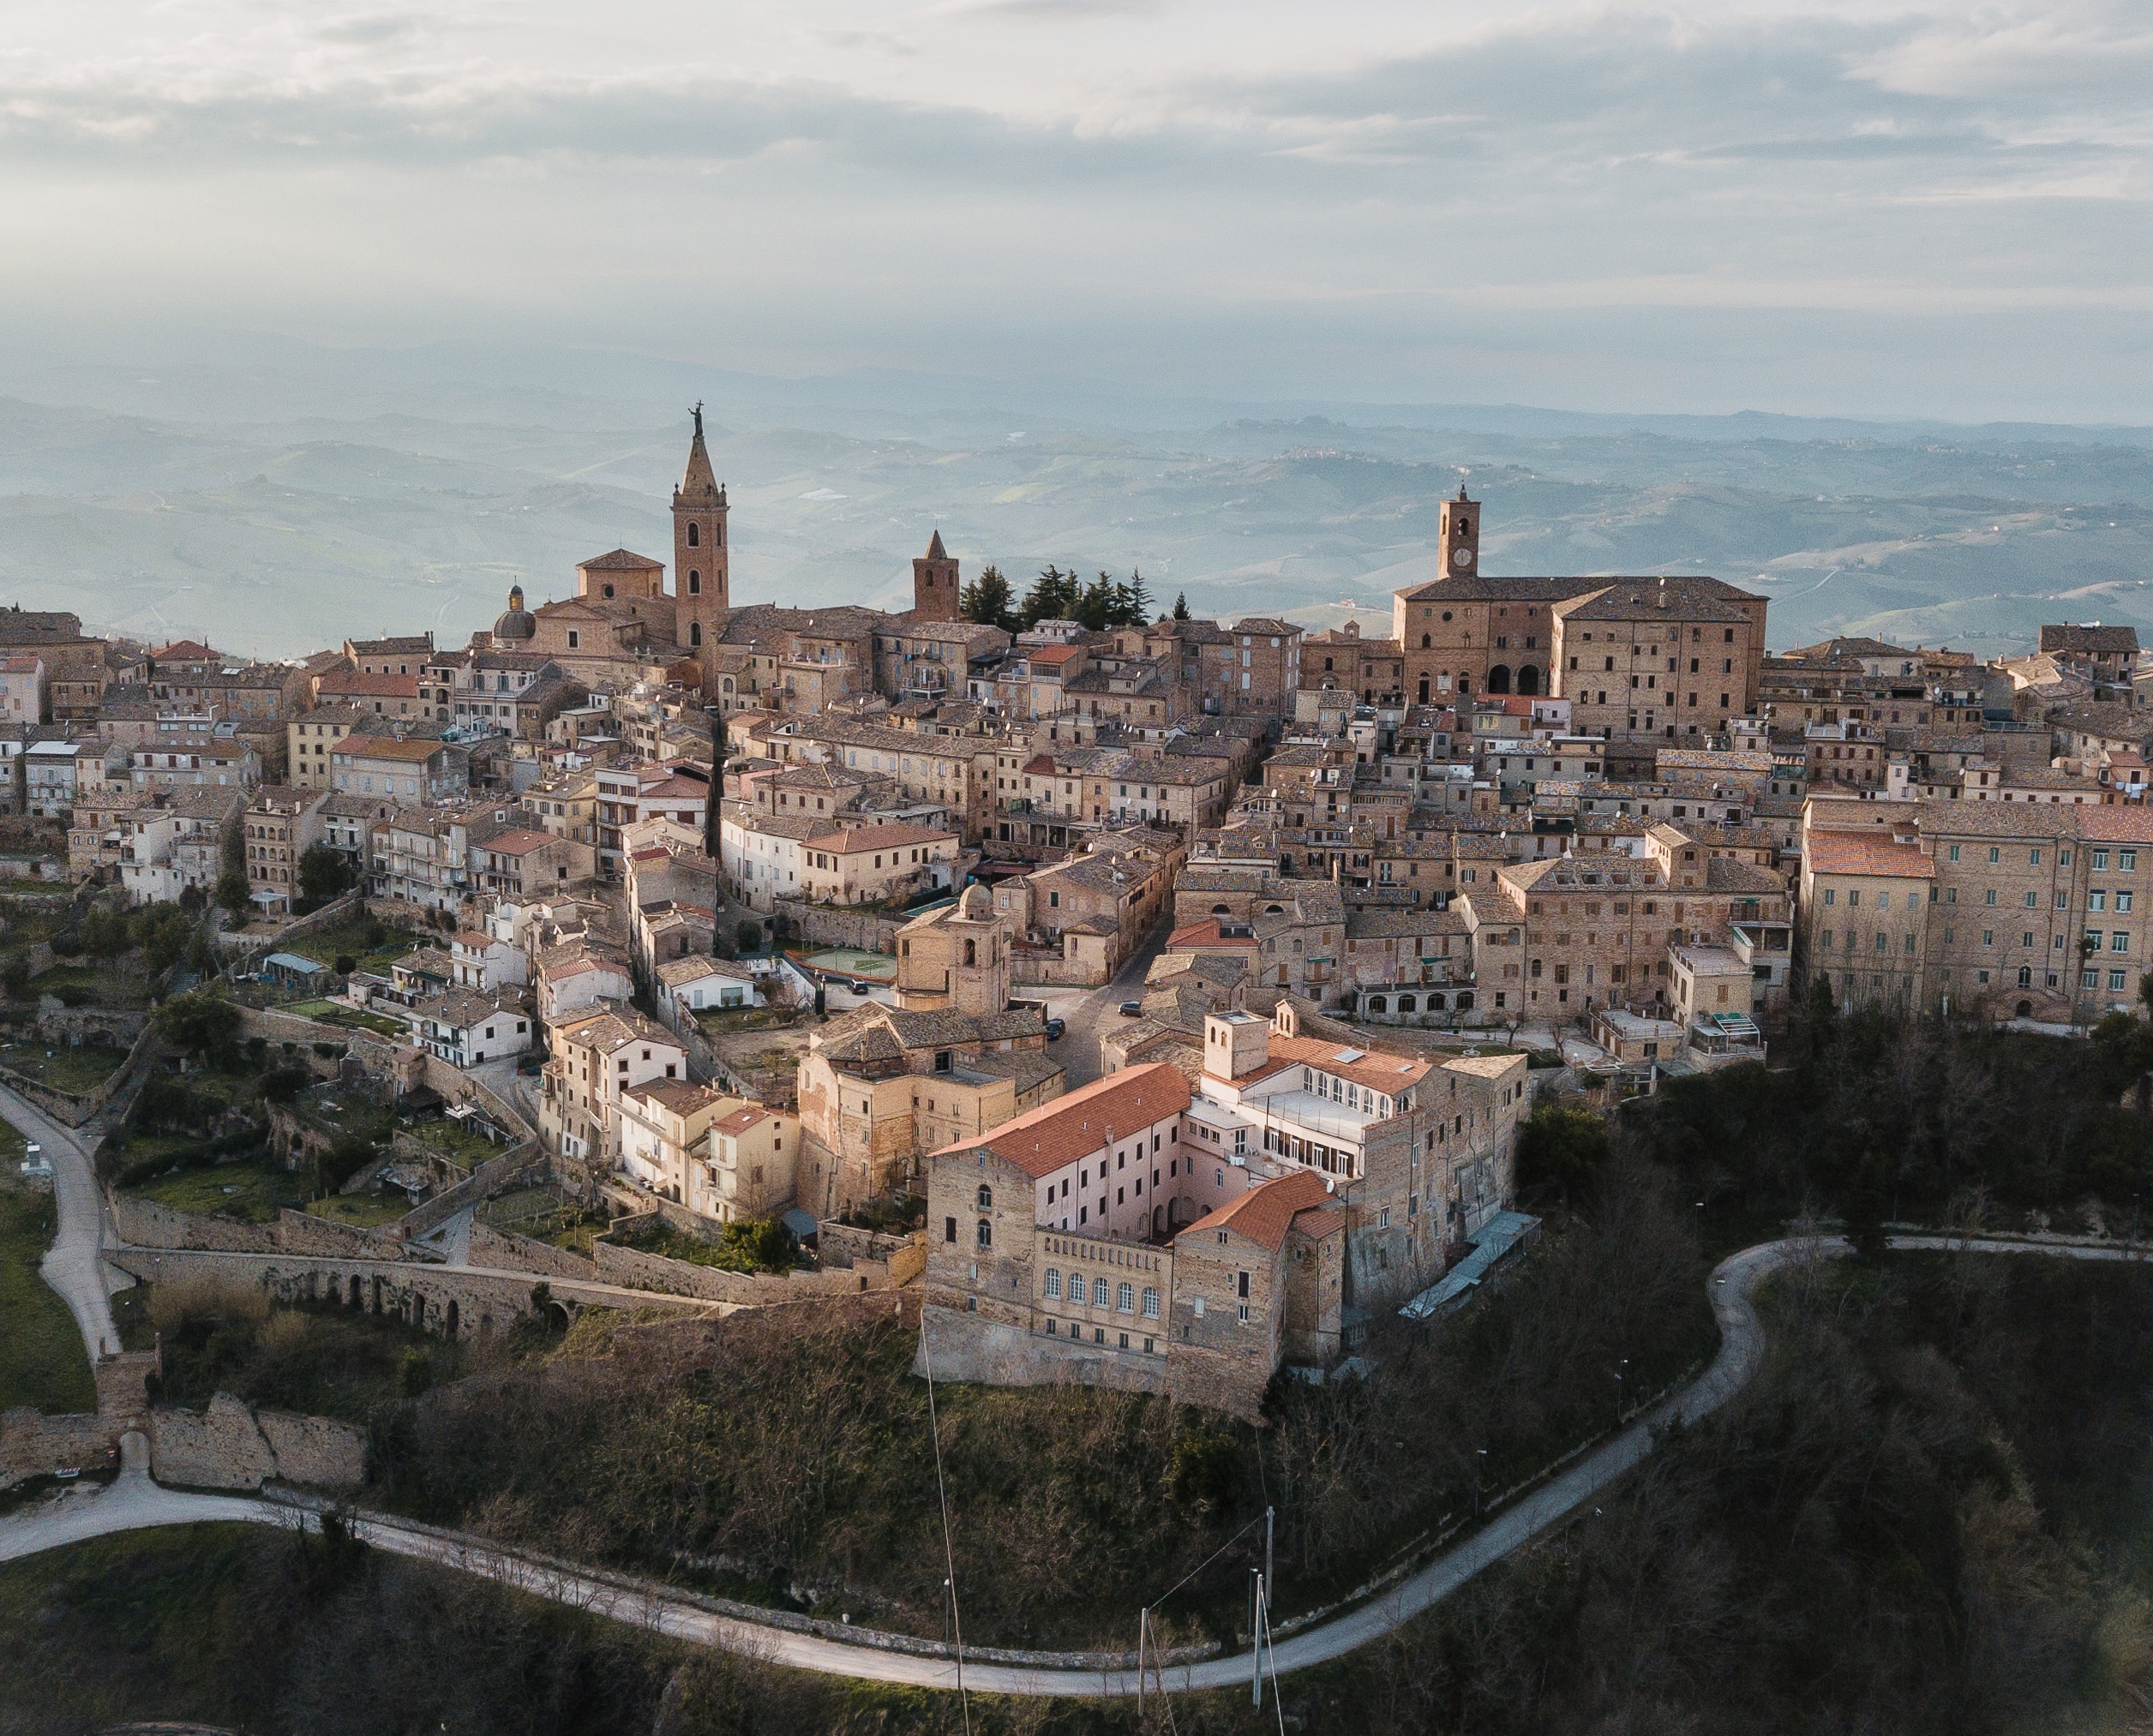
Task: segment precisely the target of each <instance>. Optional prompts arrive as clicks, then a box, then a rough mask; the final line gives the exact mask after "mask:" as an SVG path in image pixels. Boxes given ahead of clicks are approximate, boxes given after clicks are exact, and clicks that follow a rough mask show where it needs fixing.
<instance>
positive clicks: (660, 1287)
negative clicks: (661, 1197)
mask: <svg viewBox="0 0 2153 1736" xmlns="http://www.w3.org/2000/svg"><path fill="white" fill-rule="evenodd" d="M610 1233H611V1232H610V1231H609V1232H608V1234H610ZM591 1251H592V1252H593V1253H594V1254H596V1255H597V1266H598V1276H599V1278H601V1279H603V1281H604V1282H605V1283H607V1284H623V1285H626V1286H627V1287H628V1288H630V1289H632V1290H657V1291H659V1292H661V1293H663V1294H664V1295H668V1296H696V1297H699V1298H700V1299H701V1300H702V1301H705V1302H731V1303H733V1304H735V1306H736V1307H740V1308H767V1307H769V1306H770V1305H771V1303H773V1302H804V1301H806V1300H807V1299H808V1298H809V1297H812V1296H857V1295H859V1294H860V1293H861V1291H862V1290H867V1289H868V1288H869V1287H870V1286H869V1284H868V1283H867V1276H868V1275H867V1273H866V1272H782V1273H776V1272H725V1271H723V1270H721V1269H720V1268H718V1267H717V1266H698V1265H696V1264H695V1263H694V1262H693V1260H668V1259H667V1258H666V1257H665V1256H664V1255H663V1254H645V1253H644V1252H643V1251H642V1250H641V1249H640V1248H621V1247H618V1246H616V1245H615V1244H614V1243H613V1242H608V1241H606V1240H605V1239H604V1238H603V1237H601V1238H600V1239H599V1240H598V1241H597V1243H595V1244H594V1246H593V1248H592V1250H591ZM886 1284H887V1278H886V1277H885V1282H884V1284H882V1285H877V1286H874V1288H878V1289H879V1288H884V1287H886Z"/></svg>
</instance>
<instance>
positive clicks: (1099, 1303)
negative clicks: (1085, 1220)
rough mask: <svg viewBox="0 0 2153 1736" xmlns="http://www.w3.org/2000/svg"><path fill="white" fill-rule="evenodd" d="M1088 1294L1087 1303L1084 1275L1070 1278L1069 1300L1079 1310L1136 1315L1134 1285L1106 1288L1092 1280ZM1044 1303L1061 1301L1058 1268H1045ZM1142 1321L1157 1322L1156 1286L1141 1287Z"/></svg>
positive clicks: (1157, 1302)
mask: <svg viewBox="0 0 2153 1736" xmlns="http://www.w3.org/2000/svg"><path fill="white" fill-rule="evenodd" d="M1086 1290H1087V1286H1086V1284H1085V1282H1084V1275H1083V1273H1082V1272H1071V1273H1070V1274H1069V1296H1068V1300H1069V1301H1070V1302H1073V1303H1075V1304H1076V1306H1077V1307H1078V1308H1086V1307H1089V1308H1112V1309H1113V1311H1114V1312H1115V1313H1116V1314H1134V1313H1136V1285H1134V1284H1109V1283H1108V1282H1107V1281H1106V1279H1105V1278H1093V1279H1092V1280H1091V1283H1090V1284H1089V1286H1088V1290H1089V1296H1088V1299H1087V1295H1086ZM1047 1300H1048V1301H1049V1302H1060V1301H1062V1300H1063V1296H1062V1275H1061V1272H1060V1271H1059V1268H1057V1267H1054V1266H1048V1267H1047ZM1143 1317H1144V1318H1145V1319H1146V1320H1157V1319H1158V1318H1159V1291H1158V1288H1157V1286H1156V1285H1154V1284H1146V1285H1145V1286H1144V1291H1143Z"/></svg>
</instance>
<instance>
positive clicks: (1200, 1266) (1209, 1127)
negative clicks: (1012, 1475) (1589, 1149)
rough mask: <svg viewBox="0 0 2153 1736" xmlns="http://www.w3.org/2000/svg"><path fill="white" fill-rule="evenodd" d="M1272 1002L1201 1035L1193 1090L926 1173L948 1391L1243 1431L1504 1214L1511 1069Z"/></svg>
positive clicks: (1062, 1102)
mask: <svg viewBox="0 0 2153 1736" xmlns="http://www.w3.org/2000/svg"><path fill="white" fill-rule="evenodd" d="M1342 1028H1343V1027H1332V1026H1330V1025H1329V1024H1328V1021H1320V1020H1313V1019H1310V1018H1309V1017H1308V1016H1307V1015H1304V1011H1303V1010H1302V1009H1301V1008H1298V1007H1296V1006H1295V1005H1294V1004H1293V1003H1292V1002H1291V1001H1290V1000H1282V1001H1281V1002H1280V1007H1279V1010H1278V1013H1277V1014H1276V1015H1275V1016H1274V1021H1269V1022H1267V1021H1264V1020H1262V1019H1259V1018H1256V1017H1255V1016H1254V1015H1250V1014H1246V1013H1226V1014H1220V1015H1211V1016H1209V1017H1208V1018H1207V1019H1206V1020H1205V1021H1204V1037H1203V1062H1202V1070H1201V1072H1200V1073H1199V1074H1198V1075H1197V1077H1196V1081H1195V1083H1194V1086H1193V1087H1192V1086H1191V1083H1190V1080H1189V1078H1188V1077H1187V1076H1186V1075H1184V1072H1183V1071H1181V1070H1180V1069H1178V1068H1177V1067H1176V1066H1174V1065H1172V1064H1169V1063H1136V1064H1131V1065H1130V1066H1127V1067H1125V1068H1123V1069H1120V1070H1118V1071H1117V1072H1114V1073H1112V1074H1110V1075H1108V1076H1107V1077H1106V1078H1105V1079H1103V1080H1100V1081H1098V1082H1097V1083H1095V1084H1093V1085H1089V1086H1084V1087H1083V1088H1082V1089H1081V1090H1079V1091H1075V1092H1071V1093H1069V1094H1068V1096H1066V1097H1065V1098H1060V1099H1059V1100H1058V1101H1056V1102H1054V1103H1052V1104H1047V1105H1046V1106H1044V1107H1043V1108H1041V1109H1039V1110H1034V1111H1033V1112H1032V1113H1030V1114H1029V1115H1025V1116H1018V1117H1017V1118H1016V1119H1014V1120H1012V1121H1011V1122H1006V1123H1005V1124H1004V1125H1002V1126H1000V1127H999V1128H993V1129H992V1130H990V1131H988V1132H987V1133H985V1134H982V1135H981V1136H978V1137H975V1138H972V1139H968V1140H959V1141H957V1142H955V1143H953V1144H951V1146H946V1147H945V1148H943V1149H942V1150H939V1151H938V1152H935V1153H934V1155H933V1159H932V1160H931V1162H930V1164H929V1174H928V1216H927V1230H928V1259H927V1298H926V1300H927V1313H928V1319H927V1332H928V1333H929V1335H930V1340H931V1342H932V1344H933V1353H934V1356H935V1362H936V1367H937V1370H938V1372H939V1373H941V1374H944V1375H945V1378H955V1379H970V1380H988V1381H993V1382H996V1383H998V1384H1005V1385H1029V1384H1035V1383H1043V1382H1057V1381H1071V1382H1082V1383H1087V1384H1094V1385H1100V1386H1118V1387H1123V1388H1127V1389H1131V1390H1139V1391H1148V1392H1167V1393H1171V1394H1172V1396H1173V1397H1174V1398H1177V1399H1178V1400H1181V1401H1183V1402H1185V1403H1190V1404H1205V1405H1208V1406H1211V1407H1213V1408H1215V1409H1219V1410H1227V1411H1230V1412H1232V1413H1233V1414H1236V1415H1239V1416H1249V1417H1253V1416H1255V1415H1256V1412H1257V1410H1258V1408H1259V1406H1260V1404H1261V1400H1262V1393H1263V1391H1264V1389H1265V1386H1266V1385H1267V1384H1268V1381H1269V1380H1270V1379H1271V1378H1272V1376H1273V1375H1274V1374H1275V1373H1276V1372H1277V1371H1278V1369H1279V1368H1280V1367H1281V1366H1282V1365H1284V1364H1286V1363H1289V1362H1291V1363H1293V1364H1296V1365H1298V1366H1301V1367H1303V1368H1307V1369H1309V1370H1310V1371H1314V1372H1318V1373H1320V1371H1321V1370H1322V1369H1323V1368H1326V1367H1327V1366H1328V1364H1329V1363H1330V1362H1333V1361H1334V1359H1335V1358H1336V1356H1338V1355H1339V1354H1340V1350H1342V1348H1343V1347H1344V1344H1345V1338H1346V1325H1347V1321H1348V1320H1349V1319H1350V1318H1351V1315H1352V1310H1354V1309H1355V1308H1361V1309H1369V1308H1379V1307H1384V1306H1392V1305H1394V1304H1395V1303H1396V1302H1398V1301H1400V1300H1401V1299H1402V1298H1403V1297H1404V1296H1406V1295H1407V1294H1410V1293H1412V1292H1413V1291H1415V1290H1419V1289H1422V1288H1424V1287H1425V1285H1426V1284H1429V1283H1430V1282H1432V1281H1433V1279H1434V1278H1436V1277H1439V1276H1440V1275H1441V1273H1442V1271H1443V1270H1444V1269H1445V1267H1446V1266H1447V1265H1448V1263H1449V1260H1450V1257H1451V1255H1452V1254H1454V1252H1455V1251H1457V1250H1458V1249H1460V1248H1462V1246H1463V1244H1464V1242H1465V1239H1466V1237H1467V1236H1470V1235H1471V1234H1472V1233H1474V1231H1476V1230H1478V1228H1479V1227H1481V1226H1482V1225H1483V1224H1485V1223H1486V1222H1487V1220H1488V1219H1489V1218H1490V1217H1491V1216H1492V1215H1493V1213H1494V1212H1496V1210H1497V1209H1498V1208H1499V1207H1500V1206H1501V1205H1502V1202H1503V1200H1505V1199H1506V1198H1507V1197H1508V1192H1509V1188H1510V1185H1511V1182H1510V1162H1511V1152H1512V1148H1513V1146H1514V1142H1515V1137H1516V1128H1517V1123H1518V1122H1519V1120H1520V1118H1521V1117H1522V1115H1523V1113H1524V1108H1525V1104H1526V1098H1527V1095H1528V1093H1527V1090H1526V1065H1525V1062H1524V1058H1523V1057H1520V1056H1503V1057H1459V1058H1458V1059H1455V1060H1453V1061H1449V1062H1447V1063H1441V1064H1439V1065H1438V1064H1436V1063H1432V1062H1431V1061H1430V1060H1428V1059H1426V1058H1424V1057H1407V1056H1399V1055H1386V1054H1383V1053H1381V1052H1379V1051H1368V1050H1365V1049H1363V1048H1359V1047H1357V1046H1355V1045H1352V1044H1351V1043H1347V1042H1342V1041H1340V1040H1339V1039H1338V1038H1337V1037H1335V1036H1334V1035H1333V1034H1331V1033H1332V1032H1333V1031H1334V1030H1338V1029H1342Z"/></svg>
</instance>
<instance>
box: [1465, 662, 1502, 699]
mask: <svg viewBox="0 0 2153 1736" xmlns="http://www.w3.org/2000/svg"><path fill="white" fill-rule="evenodd" d="M1460 685H1462V684H1460ZM1488 691H1489V692H1490V693H1508V691H1510V666H1509V665H1508V663H1497V664H1496V666H1495V667H1494V668H1492V669H1490V670H1489V671H1488Z"/></svg>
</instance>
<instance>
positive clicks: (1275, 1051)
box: [1233, 1032, 1436, 1097]
mask: <svg viewBox="0 0 2153 1736" xmlns="http://www.w3.org/2000/svg"><path fill="white" fill-rule="evenodd" d="M1348 1054H1351V1055H1352V1056H1353V1057H1355V1058H1354V1059H1352V1060H1351V1061H1347V1060H1345V1059H1344V1058H1342V1057H1345V1056H1346V1055H1348ZM1435 1064H1436V1063H1434V1062H1432V1061H1430V1060H1428V1059H1426V1058H1425V1057H1422V1056H1418V1055H1399V1054H1394V1053H1393V1052H1392V1051H1388V1050H1384V1049H1358V1048H1356V1047H1354V1046H1352V1045H1347V1044H1344V1043H1334V1042H1333V1041H1331V1040H1330V1039H1328V1038H1327V1037H1281V1036H1280V1035H1278V1034H1277V1033H1275V1032H1274V1033H1272V1035H1271V1039H1270V1059H1269V1060H1268V1062H1267V1063H1265V1064H1264V1065H1263V1066H1262V1067H1258V1068H1256V1069H1252V1070H1250V1072H1247V1073H1244V1074H1239V1075H1236V1077H1235V1079H1234V1081H1233V1082H1234V1083H1235V1084H1236V1085H1247V1084H1249V1083H1250V1082H1251V1081H1255V1080H1259V1079H1268V1078H1269V1077H1270V1076H1271V1075H1273V1074H1274V1073H1277V1072H1279V1071H1280V1070H1281V1069H1285V1068H1288V1067H1319V1068H1321V1069H1322V1070H1323V1071H1324V1072H1326V1073H1330V1074H1335V1075H1337V1076H1338V1077H1339V1078H1340V1079H1344V1080H1348V1081H1351V1082H1352V1083H1353V1084H1355V1085H1358V1086H1364V1087H1368V1088H1371V1089H1373V1090H1376V1091H1379V1092H1382V1093H1383V1094H1384V1095H1385V1096H1386V1097H1393V1096H1395V1095H1396V1094H1397V1093H1398V1092H1401V1091H1410V1090H1411V1089H1412V1087H1413V1086H1416V1085H1418V1084H1419V1083H1420V1081H1422V1080H1423V1079H1424V1078H1426V1077H1427V1076H1428V1073H1429V1070H1430V1069H1431V1068H1433V1067H1434V1066H1435Z"/></svg>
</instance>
